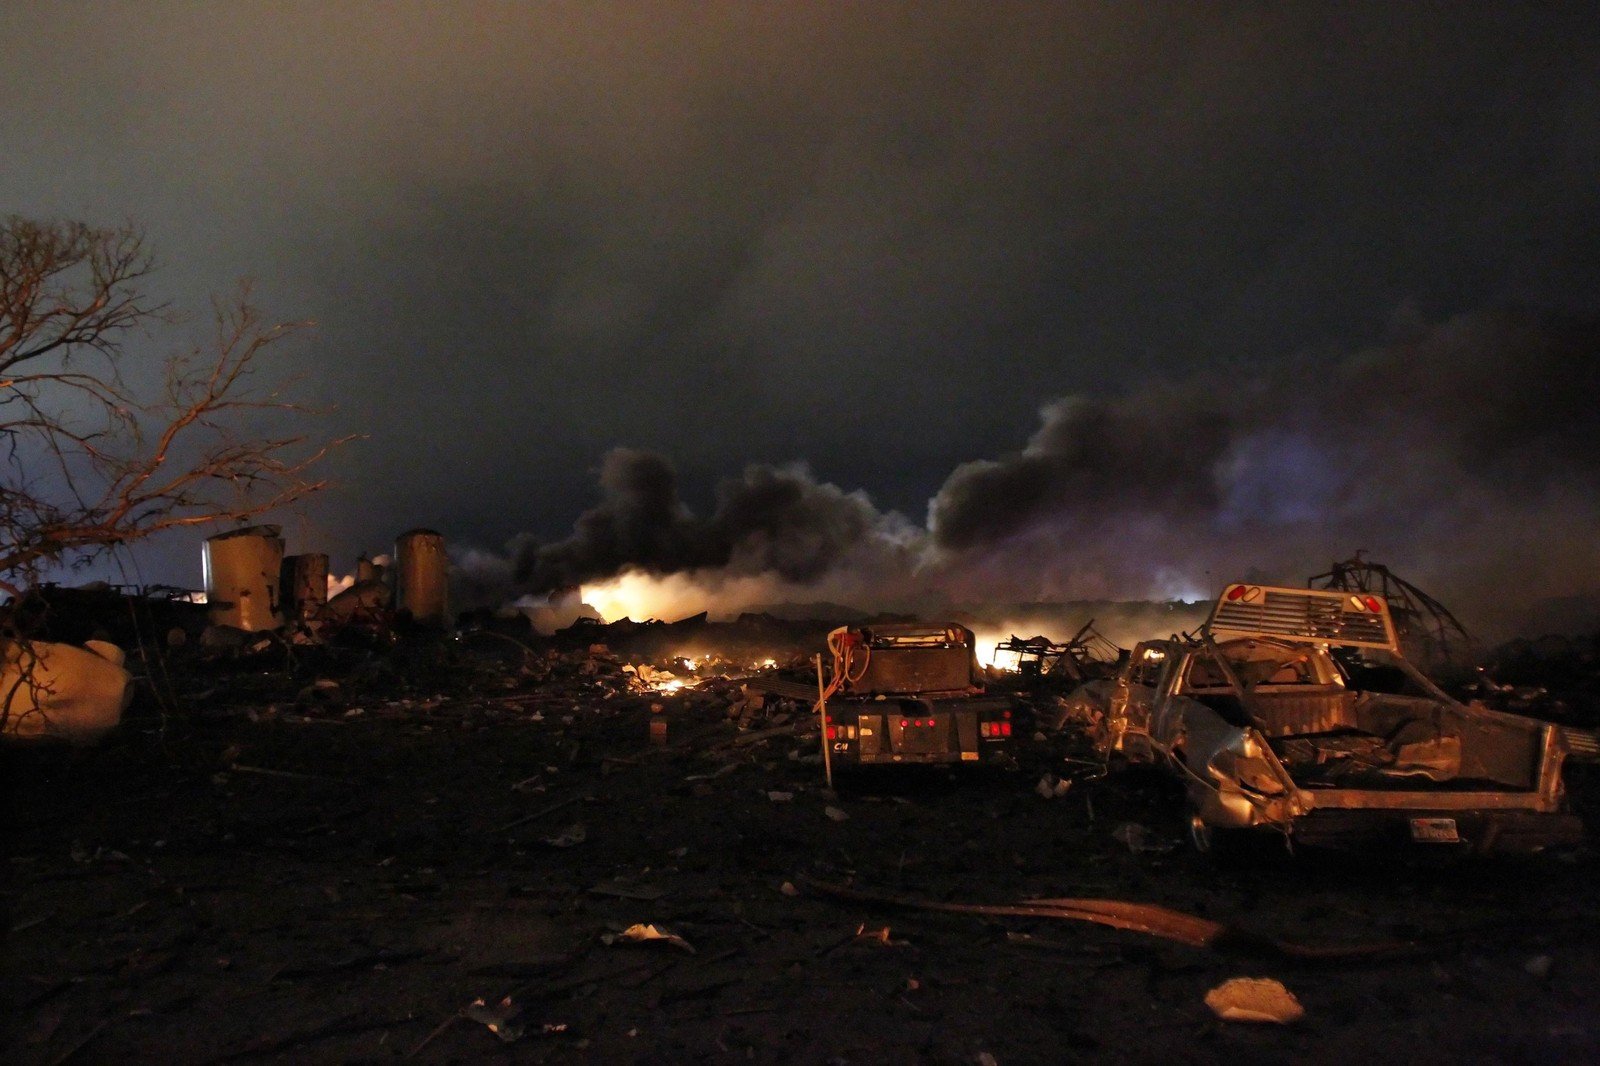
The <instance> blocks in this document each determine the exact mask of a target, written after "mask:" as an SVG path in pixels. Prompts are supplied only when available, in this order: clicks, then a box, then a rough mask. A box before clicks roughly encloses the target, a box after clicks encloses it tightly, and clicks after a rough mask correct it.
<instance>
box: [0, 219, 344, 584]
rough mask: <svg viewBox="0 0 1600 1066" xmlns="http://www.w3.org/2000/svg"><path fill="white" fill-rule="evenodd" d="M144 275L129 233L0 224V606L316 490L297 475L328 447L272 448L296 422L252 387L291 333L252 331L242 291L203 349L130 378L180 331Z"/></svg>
mask: <svg viewBox="0 0 1600 1066" xmlns="http://www.w3.org/2000/svg"><path fill="white" fill-rule="evenodd" d="M150 274H151V260H150V257H149V255H148V254H147V253H146V251H145V242H144V235H143V233H141V232H140V231H139V230H138V229H136V228H134V227H131V226H125V227H121V228H98V227H94V226H89V225H85V224H83V223H79V222H59V221H44V222H41V221H34V220H30V219H25V218H20V217H16V216H12V217H9V218H7V219H5V220H4V221H3V222H0V590H3V591H7V592H10V593H12V594H13V595H15V594H16V593H17V592H18V591H19V590H20V589H21V588H22V587H23V586H25V585H26V584H27V583H28V582H29V581H30V580H31V579H33V578H34V577H36V576H37V574H38V573H39V571H40V570H41V569H43V568H45V567H48V566H51V565H54V564H58V563H61V562H63V561H66V560H81V559H83V558H86V557H92V556H93V555H94V554H95V553H97V552H103V551H106V550H109V549H110V548H111V547H112V546H114V545H119V544H127V543H129V542H131V541H135V540H139V539H141V538H144V537H148V536H150V535H151V534H154V533H159V532H162V531H164V530H169V529H174V528H179V527H187V526H200V525H205V524H208V523H216V522H220V521H225V520H230V519H231V520H238V521H247V520H249V519H251V518H252V517H255V516H258V515H260V514H262V513H263V512H266V511H270V510H272V509H274V508H278V507H282V506H284V505H286V504H289V503H291V502H293V501H295V500H298V499H300V498H302V497H304V496H306V495H307V494H308V493H311V492H315V491H316V490H318V489H320V488H322V487H323V486H324V484H325V482H324V481H321V480H316V479H314V478H313V477H312V476H311V468H312V466H313V465H314V464H315V463H316V462H317V460H318V459H320V458H321V457H322V456H323V455H324V454H325V453H326V452H327V450H328V448H329V447H331V446H332V445H331V444H323V445H313V444H310V443H309V442H308V438H306V437H305V436H301V435H282V434H281V432H274V431H273V430H272V429H271V424H272V423H274V422H276V421H277V420H276V419H274V418H272V417H271V416H272V415H273V414H275V413H276V414H283V413H287V412H295V411H299V410H300V408H299V407H298V406H297V405H296V404H294V403H292V402H290V401H288V400H286V399H284V398H283V396H282V395H281V394H280V392H279V391H278V389H277V388H275V387H263V386H261V384H260V383H259V381H258V380H257V379H256V378H255V373H256V370H257V367H258V364H259V362H260V361H261V359H262V356H263V353H265V352H266V351H267V349H269V348H271V347H272V346H274V345H276V344H278V343H279V342H281V341H282V340H284V339H285V338H286V337H288V336H290V335H291V334H294V333H296V332H298V331H299V330H301V329H302V328H303V327H304V325H305V324H304V323H294V324H276V325H275V324H270V323H268V322H266V321H265V320H264V319H263V318H262V317H261V314H260V312H259V311H258V310H257V309H256V308H255V307H253V306H252V305H251V303H250V293H249V289H248V286H241V287H240V290H239V292H238V294H237V295H236V296H235V297H234V298H233V299H231V300H226V301H224V300H217V301H215V302H214V308H213V310H214V329H215V333H214V336H212V337H211V338H210V339H209V340H208V341H206V342H205V343H203V344H199V345H196V346H193V347H189V348H187V349H185V350H181V351H179V352H178V353H177V354H174V355H171V356H169V357H167V359H166V361H165V364H164V366H161V367H158V368H151V367H146V366H142V365H141V366H136V365H135V363H136V362H141V361H143V360H145V359H147V358H148V357H147V356H146V355H145V354H144V352H145V350H146V349H147V348H148V347H149V346H151V345H154V344H160V343H162V341H161V335H162V333H163V332H164V331H167V330H170V329H172V328H174V327H175V326H177V325H178V320H177V319H176V317H175V316H174V315H172V314H171V313H170V311H169V308H168V307H167V305H165V304H164V303H162V302H161V301H159V300H157V299H155V298H153V297H152V296H151V295H150V293H149V292H148V282H149V280H150ZM136 345H137V347H135V346H136ZM125 371H126V373H125ZM333 443H338V442H333Z"/></svg>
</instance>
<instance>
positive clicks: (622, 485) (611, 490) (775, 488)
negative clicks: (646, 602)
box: [513, 448, 903, 594]
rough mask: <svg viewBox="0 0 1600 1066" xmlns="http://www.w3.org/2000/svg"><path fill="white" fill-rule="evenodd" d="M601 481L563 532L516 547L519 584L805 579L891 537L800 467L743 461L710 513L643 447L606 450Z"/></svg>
mask: <svg viewBox="0 0 1600 1066" xmlns="http://www.w3.org/2000/svg"><path fill="white" fill-rule="evenodd" d="M600 488H601V493H602V500H601V502H600V504H599V505H598V506H596V507H594V508H592V509H590V510H588V511H585V512H584V513H583V515H581V516H580V517H579V518H578V521H577V523H576V525H575V527H574V529H573V532H572V535H571V536H569V537H567V538H566V539H564V540H560V541H557V542H555V543H553V544H544V545H537V544H533V543H528V542H524V543H521V544H519V545H517V546H516V550H515V565H514V568H513V577H514V579H515V581H516V584H517V586H518V587H519V589H520V590H522V591H524V592H529V593H535V594H542V593H547V592H549V591H551V590H553V589H557V588H561V587H563V586H568V585H578V584H582V583H583V582H586V581H592V580H596V579H602V578H608V577H611V576H613V575H615V574H617V573H618V572H620V571H621V570H624V569H635V570H644V571H647V572H650V573H656V574H675V573H681V572H684V571H695V570H723V571H727V572H730V573H733V574H772V575H775V576H777V577H779V578H781V579H783V580H785V581H789V582H795V583H801V584H804V583H809V582H814V581H816V580H817V579H818V578H820V577H822V576H823V575H824V574H826V573H827V572H828V571H830V570H831V569H833V568H834V567H836V566H838V565H839V564H840V563H841V561H842V560H845V559H846V558H849V557H850V556H851V554H852V553H853V552H855V551H856V550H857V549H859V548H861V547H862V546H863V545H868V544H870V543H876V542H882V543H884V544H887V543H889V541H890V539H891V538H892V529H893V527H894V526H895V524H896V521H897V519H896V516H892V515H883V514H880V513H879V512H878V510H877V509H876V508H875V507H874V506H873V505H872V503H871V501H870V500H868V499H867V497H866V496H865V495H863V494H862V493H859V492H856V493H847V492H845V491H843V490H842V489H840V488H838V487H836V486H834V485H827V484H821V483H818V482H817V481H816V480H814V479H813V478H812V477H811V475H810V474H809V473H808V472H807V471H806V470H805V468H804V467H800V466H794V467H786V468H782V469H779V468H774V467H770V466H756V465H752V466H749V467H747V468H746V469H745V471H744V474H743V476H742V477H739V478H729V479H726V480H724V481H723V482H722V483H721V484H720V485H719V486H718V488H717V506H716V510H715V512H714V513H713V514H712V515H711V516H710V517H708V518H701V517H698V516H696V515H694V514H693V513H691V512H690V510H689V509H688V508H687V507H686V506H685V505H684V503H683V501H682V500H681V499H680V497H679V493H678V479H677V474H676V472H675V471H674V470H673V468H672V464H671V463H670V462H668V460H666V459H665V458H663V457H661V456H659V455H655V454H652V453H650V452H643V451H636V450H633V449H629V448H617V449H614V450H613V451H612V452H610V453H609V454H608V455H607V456H606V458H605V461H604V463H603V465H602V467H601V472H600ZM899 521H901V522H903V520H899Z"/></svg>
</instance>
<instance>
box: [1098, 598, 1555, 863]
mask: <svg viewBox="0 0 1600 1066" xmlns="http://www.w3.org/2000/svg"><path fill="white" fill-rule="evenodd" d="M1071 701H1072V702H1073V703H1074V704H1075V705H1076V706H1074V707H1073V708H1072V713H1073V714H1074V715H1075V716H1076V717H1078V718H1079V719H1080V720H1088V721H1090V722H1092V723H1094V725H1093V731H1094V735H1095V739H1096V744H1097V747H1098V748H1099V749H1100V750H1101V752H1102V753H1103V754H1104V755H1106V756H1107V757H1108V758H1109V757H1111V756H1113V755H1117V754H1120V755H1121V756H1123V757H1125V758H1126V759H1128V760H1129V761H1135V762H1160V763H1163V764H1165V765H1166V766H1167V767H1168V768H1170V769H1171V770H1172V771H1174V772H1175V773H1176V774H1177V776H1178V777H1179V778H1180V779H1181V780H1182V782H1183V784H1184V786H1185V789H1186V791H1187V794H1188V799H1189V806H1190V834H1191V837H1192V839H1193V841H1194V843H1195V846H1196V847H1198V848H1200V849H1201V850H1209V849H1210V848H1211V847H1212V846H1213V845H1214V844H1216V843H1218V842H1219V837H1221V836H1223V835H1224V834H1227V835H1229V836H1233V835H1234V834H1233V831H1236V830H1257V831H1263V832H1273V833H1280V834H1283V835H1284V836H1285V837H1286V838H1287V839H1289V840H1290V841H1293V842H1299V843H1304V844H1309V845H1325V846H1349V845H1359V844H1371V843H1379V842H1383V841H1390V842H1397V843H1398V842H1415V843H1420V844H1439V845H1454V846H1456V847H1458V848H1461V849H1470V850H1474V851H1478V852H1529V851H1537V850H1540V849H1542V848H1544V847H1546V846H1548V845H1552V844H1566V843H1574V842H1576V841H1578V840H1579V839H1581V837H1582V824H1581V822H1580V821H1579V819H1578V818H1577V816H1576V815H1574V814H1571V813H1570V812H1569V811H1568V810H1567V805H1566V795H1565V790H1564V787H1563V783H1562V763H1563V760H1564V759H1565V758H1566V755H1567V744H1566V738H1565V735H1564V734H1563V733H1562V731H1561V730H1560V729H1559V728H1558V727H1556V726H1552V725H1549V724H1547V723H1544V722H1539V721H1535V720H1532V719H1527V718H1519V717H1516V716H1514V715H1508V714H1503V713H1500V712H1497V711H1492V710H1489V709H1487V708H1483V707H1479V706H1476V705H1473V706H1467V705H1464V704H1461V703H1459V702H1457V701H1456V700H1453V699H1451V698H1450V697H1449V696H1447V695H1446V694H1445V693H1444V692H1443V691H1441V690H1440V689H1439V688H1438V687H1437V686H1435V685H1434V684H1433V683H1432V682H1430V681H1429V680H1428V679H1427V678H1426V677H1425V676H1423V674H1422V673H1421V672H1420V671H1418V670H1417V669H1416V668H1415V667H1414V666H1412V665H1411V664H1410V663H1408V662H1407V661H1406V660H1405V659H1404V658H1403V657H1402V656H1401V655H1400V652H1399V645H1398V643H1397V640H1396V636H1395V630H1394V625H1393V622H1392V621H1391V619H1390V617H1389V609H1388V605H1387V603H1385V601H1384V600H1383V599H1382V598H1380V597H1377V596H1373V595H1366V594H1350V593H1345V592H1330V591H1323V590H1312V589H1293V588H1273V587H1268V586H1261V585H1250V584H1235V585H1230V586H1228V588H1227V589H1226V590H1225V591H1224V592H1223V594H1222V596H1221V597H1220V598H1219V599H1218V600H1217V603H1216V606H1215V607H1214V608H1213V609H1212V612H1211V616H1210V618H1209V620H1208V621H1207V622H1206V624H1205V625H1204V626H1203V627H1202V628H1201V631H1200V635H1199V636H1198V638H1193V639H1170V640H1153V641H1147V642H1145V643H1143V644H1140V645H1139V646H1138V647H1137V648H1135V649H1134V652H1133V655H1132V656H1131V657H1130V659H1129V660H1128V662H1127V663H1126V665H1125V666H1124V667H1123V669H1122V670H1121V671H1120V672H1119V673H1118V674H1117V676H1116V677H1114V678H1111V679H1109V680H1104V681H1095V682H1090V683H1089V684H1087V685H1084V686H1083V687H1081V688H1079V689H1078V690H1077V691H1076V692H1075V693H1074V694H1073V696H1072V697H1071Z"/></svg>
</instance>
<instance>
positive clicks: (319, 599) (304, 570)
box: [282, 552, 328, 618]
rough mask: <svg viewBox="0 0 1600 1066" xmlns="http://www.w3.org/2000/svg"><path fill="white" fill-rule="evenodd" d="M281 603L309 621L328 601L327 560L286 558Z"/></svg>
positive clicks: (310, 556)
mask: <svg viewBox="0 0 1600 1066" xmlns="http://www.w3.org/2000/svg"><path fill="white" fill-rule="evenodd" d="M282 584H283V602H284V605H285V606H286V607H287V608H288V609H289V610H290V611H291V612H293V614H294V617H296V618H309V617H311V616H312V615H313V614H316V613H317V609H318V608H320V607H321V606H322V605H323V604H325V603H327V602H328V557H327V556H326V555H323V554H321V553H316V552H313V553H310V554H306V555H289V556H285V557H284V560H283V582H282Z"/></svg>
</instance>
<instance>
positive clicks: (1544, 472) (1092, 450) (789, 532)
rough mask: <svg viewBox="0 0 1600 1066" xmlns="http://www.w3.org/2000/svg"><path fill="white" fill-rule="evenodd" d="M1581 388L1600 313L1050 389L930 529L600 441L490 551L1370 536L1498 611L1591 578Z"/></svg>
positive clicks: (1211, 562)
mask: <svg viewBox="0 0 1600 1066" xmlns="http://www.w3.org/2000/svg"><path fill="white" fill-rule="evenodd" d="M1597 395H1600V328H1597V326H1596V324H1594V323H1590V322H1578V321H1572V320H1564V319H1557V318H1554V317H1551V316H1540V315H1534V314H1529V313H1523V312H1495V313H1485V314H1478V315H1472V316H1464V317H1461V318H1458V319H1455V320H1452V321H1449V322H1446V323H1443V324H1441V325H1438V326H1435V327H1431V328H1414V329H1412V330H1411V331H1410V333H1409V335H1407V336H1405V337H1402V338H1400V339H1397V340H1395V341H1392V342H1390V343H1387V344H1383V345H1379V346H1375V347H1373V348H1370V349H1367V350H1363V351H1359V352H1356V353H1353V354H1350V353H1330V352H1325V351H1313V352H1305V353H1301V354H1299V355H1297V356H1295V357H1293V358H1291V359H1287V360H1285V361H1283V362H1282V363H1279V364H1276V365H1273V366H1270V367H1266V368H1258V369H1256V370H1254V371H1252V372H1249V373H1243V372H1228V373H1223V372H1212V373H1209V374H1206V375H1203V376H1198V377H1193V378H1190V379H1188V380H1185V381H1179V382H1172V383H1165V384H1160V385H1157V386H1155V387H1152V388H1150V389H1147V390H1144V391H1140V392H1137V393H1130V394H1127V395H1123V396H1117V397H1109V398H1108V397H1068V398H1064V399H1060V400H1056V401H1054V402H1052V403H1050V404H1049V405H1047V406H1046V407H1045V408H1044V410H1043V411H1042V424H1041V426H1040V428H1039V429H1038V430H1037V432H1036V433H1035V434H1034V436H1033V438H1032V440H1031V441H1030V442H1029V443H1028V445H1027V446H1026V447H1025V448H1024V449H1022V450H1021V451H1020V452H1018V453H1016V454H1013V455H1009V456H1004V457H1001V458H999V459H994V460H981V461H976V462H970V463H966V464H963V465H962V466H960V467H958V468H957V469H956V470H955V471H954V472H952V473H951V475H950V476H949V478H948V479H947V480H946V481H945V483H944V485H943V486H942V487H940V488H939V490H938V492H937V493H936V494H935V495H934V497H933V498H932V500H931V501H930V502H929V507H928V522H927V527H926V528H925V529H923V528H918V527H914V526H912V525H911V524H910V523H908V522H906V521H905V520H904V519H903V518H901V517H900V516H898V515H895V514H893V513H889V514H885V513H882V512H880V511H878V510H877V509H876V508H875V507H874V506H873V505H872V503H871V501H870V500H869V499H868V498H867V497H866V496H865V495H863V494H861V493H859V492H855V493H847V492H845V491H843V490H842V489H839V488H838V487H836V486H833V485H828V484H820V483H818V482H817V481H816V480H814V479H813V478H812V477H811V476H810V474H809V473H808V472H807V471H806V469H805V468H804V467H800V466H796V467H789V468H773V467H766V466H751V467H749V468H747V469H746V470H745V471H744V474H743V476H742V477H738V478H731V479H729V480H727V481H725V482H724V483H723V484H722V485H721V486H720V487H719V488H718V491H717V503H716V508H715V510H714V512H713V513H712V514H711V515H709V516H708V517H700V516H697V515H695V514H693V513H692V512H691V511H690V510H689V508H688V507H686V506H685V504H684V503H683V501H682V499H681V497H680V493H679V487H678V482H677V477H676V474H675V472H674V470H673V468H672V466H671V464H670V463H669V462H668V461H667V460H666V459H664V458H662V457H661V456H658V455H654V454H651V453H647V452H640V451H632V450H628V449H617V450H615V451H613V452H612V453H610V454H609V455H608V456H607V457H606V459H605V462H604V465H603V468H602V471H601V477H600V487H601V492H602V499H601V502H600V503H599V504H598V505H597V506H596V507H594V508H593V509H591V510H589V511H587V512H585V513H584V514H583V515H582V516H581V517H580V518H579V519H578V521H577V523H576V525H575V527H574V529H573V532H572V534H571V535H570V536H568V537H567V538H565V539H563V540H560V541H557V542H554V543H547V544H535V543H532V542H528V541H523V542H520V543H517V544H515V545H513V546H512V553H511V554H512V558H511V560H510V565H509V567H507V568H506V569H509V572H510V576H511V578H512V579H513V582H514V585H515V587H516V589H517V590H519V591H523V592H535V593H542V592H546V591H549V590H551V589H555V588H558V587H561V586H565V585H572V584H580V583H584V582H590V581H595V580H600V579H605V578H608V577H611V576H614V575H616V574H618V573H621V572H623V571H625V570H638V571H645V572H648V573H653V574H689V575H693V576H694V577H695V578H696V580H700V581H708V582H711V583H715V582H716V581H718V580H720V579H722V578H725V577H726V576H728V575H766V576H771V577H772V578H773V579H774V580H775V581H777V582H783V583H787V584H788V585H789V586H807V585H812V584H814V583H817V582H819V581H826V582H828V583H829V588H830V589H831V590H837V589H838V588H839V587H840V575H841V574H852V573H853V574H856V575H858V577H859V580H857V581H856V582H855V584H854V585H853V586H852V587H853V588H855V589H858V590H859V594H860V595H861V596H862V597H863V598H864V599H865V600H866V601H868V602H867V603H866V604H864V605H866V606H872V605H882V604H887V603H895V602H902V603H903V602H905V601H907V600H908V599H910V598H912V597H914V596H916V597H923V598H925V597H926V596H928V595H929V594H930V593H931V594H937V595H941V596H943V597H946V598H948V599H950V600H953V601H965V602H969V603H970V602H998V601H1034V602H1037V601H1044V600H1078V599H1089V598H1107V599H1170V598H1174V597H1188V598H1198V597H1206V596H1209V595H1210V594H1212V593H1213V592H1214V591H1215V590H1216V588H1217V587H1218V586H1220V585H1221V584H1223V583H1225V582H1227V581H1229V580H1234V579H1237V578H1250V579H1255V580H1276V581H1281V582H1285V583H1293V584H1299V583H1302V582H1303V581H1304V579H1305V577H1306V576H1307V575H1309V574H1311V573H1313V572H1317V571H1320V570H1322V569H1325V568H1326V566H1327V564H1328V563H1330V562H1331V561H1333V560H1334V559H1336V558H1343V557H1346V556H1348V555H1349V554H1350V553H1351V552H1353V551H1354V550H1356V549H1367V550H1368V551H1369V552H1371V553H1372V555H1373V556H1374V557H1376V558H1379V559H1381V560H1383V561H1384V562H1387V563H1389V564H1390V565H1391V566H1393V567H1395V568H1396V569H1399V570H1402V571H1403V572H1405V573H1407V575H1408V576H1411V577H1413V578H1414V579H1415V580H1418V581H1419V582H1421V583H1424V584H1425V585H1427V586H1428V587H1429V588H1430V590H1431V591H1433V592H1435V593H1436V594H1437V595H1440V596H1441V597H1443V598H1445V599H1446V600H1447V601H1450V602H1451V603H1452V606H1455V607H1457V608H1458V613H1464V614H1467V615H1469V616H1475V618H1476V620H1478V621H1480V622H1482V621H1486V620H1487V621H1489V622H1491V623H1492V622H1493V621H1494V620H1495V619H1502V620H1503V619H1505V618H1507V617H1509V616H1510V615H1512V614H1513V613H1514V612H1515V611H1517V610H1524V609H1526V608H1527V607H1528V605H1530V604H1533V603H1535V602H1537V601H1538V600H1540V599H1541V598H1546V597H1555V596H1570V595H1571V594H1572V593H1573V592H1575V591H1576V592H1578V593H1590V592H1595V591H1600V577H1597V575H1600V540H1597V538H1596V537H1595V536H1594V530H1595V529H1596V528H1597V523H1600V499H1597V497H1600V488H1597V486H1600V404H1596V402H1595V399H1594V398H1595V397H1596V396H1597ZM479 562H480V563H485V562H490V563H492V562H494V560H493V559H492V558H490V557H482V558H480V559H479ZM475 569H476V570H477V572H478V573H479V574H480V575H482V574H484V573H487V572H489V571H493V570H494V569H495V568H494V566H487V567H485V566H482V565H480V566H477V567H476V568H475ZM490 584H493V581H492V580H491V581H490Z"/></svg>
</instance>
